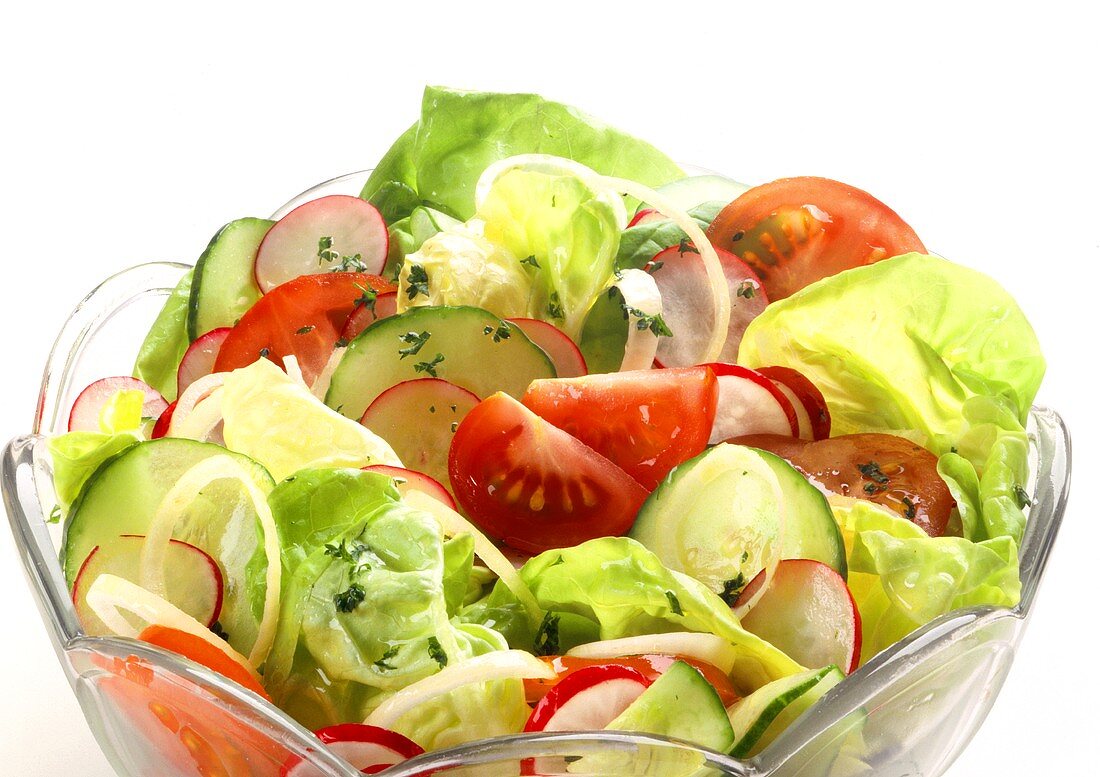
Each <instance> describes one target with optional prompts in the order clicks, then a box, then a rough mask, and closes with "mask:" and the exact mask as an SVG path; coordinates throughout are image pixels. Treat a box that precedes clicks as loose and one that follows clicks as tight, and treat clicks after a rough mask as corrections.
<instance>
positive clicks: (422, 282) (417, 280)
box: [405, 264, 428, 299]
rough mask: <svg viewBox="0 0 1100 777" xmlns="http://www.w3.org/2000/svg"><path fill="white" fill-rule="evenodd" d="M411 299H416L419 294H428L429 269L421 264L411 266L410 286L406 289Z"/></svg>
mask: <svg viewBox="0 0 1100 777" xmlns="http://www.w3.org/2000/svg"><path fill="white" fill-rule="evenodd" d="M405 293H406V294H408V295H409V299H416V296H417V295H418V294H423V295H424V296H425V297H427V296H428V271H427V270H425V269H424V267H423V266H421V265H419V264H414V265H410V266H409V286H408V288H407V289H406V290H405Z"/></svg>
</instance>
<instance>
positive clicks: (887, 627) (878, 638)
mask: <svg viewBox="0 0 1100 777" xmlns="http://www.w3.org/2000/svg"><path fill="white" fill-rule="evenodd" d="M830 501H831V502H832V506H833V514H834V515H835V516H836V518H837V521H838V522H839V524H840V527H841V532H842V534H843V535H844V541H845V545H846V547H847V549H848V567H849V574H848V587H849V588H850V589H851V591H852V596H853V597H854V598H855V600H856V605H857V606H858V607H859V611H860V616H861V618H862V620H863V660H864V661H866V660H868V659H869V658H871V657H872V656H874V655H875V654H876V653H878V652H879V651H881V650H883V649H885V648H887V647H889V646H890V645H892V644H893V643H894V642H897V641H898V640H899V639H902V638H903V637H905V636H907V635H908V634H910V633H911V632H912V631H913V630H915V629H917V628H919V627H921V626H923V625H924V624H926V623H928V622H930V621H931V620H933V619H935V618H937V617H939V616H941V615H944V614H946V613H949V612H951V611H952V610H956V609H958V608H960V607H971V606H976V605H989V606H1004V607H1014V606H1015V605H1016V604H1017V603H1019V601H1020V574H1019V557H1018V554H1017V546H1016V542H1015V541H1014V540H1013V539H1012V538H1011V537H997V538H995V539H990V540H984V541H982V542H972V541H970V540H967V539H964V538H962V537H929V536H927V535H926V534H925V533H924V532H923V531H922V530H921V529H920V528H919V527H917V526H916V525H915V524H914V523H913V522H912V521H907V520H905V519H904V518H902V517H901V516H899V515H896V514H894V513H893V512H891V511H890V510H887V509H885V508H882V507H879V506H877V505H874V504H872V503H870V502H867V501H864V500H855V499H852V500H845V499H835V498H834V499H831V500H830Z"/></svg>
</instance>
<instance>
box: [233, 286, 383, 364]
mask: <svg viewBox="0 0 1100 777" xmlns="http://www.w3.org/2000/svg"><path fill="white" fill-rule="evenodd" d="M368 289H369V290H371V291H373V292H376V293H378V294H382V293H385V292H389V291H393V290H394V286H393V284H392V283H390V282H389V281H386V280H384V279H382V278H379V277H378V276H377V275H367V274H366V273H355V272H333V273H323V274H320V275H302V276H300V277H298V278H295V279H294V280H291V281H287V282H286V283H284V284H282V285H281V286H276V287H275V288H274V289H272V290H271V291H270V292H268V293H267V294H265V295H264V296H262V297H260V299H259V301H258V302H257V303H256V304H255V305H253V306H252V307H251V308H250V309H249V311H248V312H247V313H245V314H244V315H243V316H242V317H241V320H240V321H238V322H237V325H236V326H234V327H233V329H232V331H230V333H229V335H228V336H227V337H226V338H225V342H224V343H222V347H221V350H220V351H219V352H218V358H217V360H216V361H215V362H214V371H215V372H228V371H230V370H235V369H237V368H238V367H247V366H248V365H249V364H252V363H253V362H254V361H256V360H257V359H260V358H263V357H267V358H269V359H271V360H272V361H273V362H275V363H276V364H278V365H279V366H280V367H282V366H283V357H284V356H294V357H295V358H296V359H297V360H298V366H299V367H301V369H302V376H303V377H304V378H305V380H306V382H307V383H310V384H312V383H313V381H314V379H316V377H317V376H318V375H319V374H320V373H321V371H322V370H323V369H324V368H325V364H327V363H328V360H329V357H330V356H331V355H332V350H333V348H334V347H335V346H336V341H337V340H338V339H339V338H340V332H341V330H342V329H343V328H344V324H345V323H346V322H347V320H348V316H350V315H351V314H352V313H353V312H354V311H355V310H356V309H357V308H359V307H362V306H363V305H364V304H365V301H364V300H363V298H364V295H365V294H366V290H368Z"/></svg>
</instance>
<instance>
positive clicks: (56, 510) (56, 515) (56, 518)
mask: <svg viewBox="0 0 1100 777" xmlns="http://www.w3.org/2000/svg"><path fill="white" fill-rule="evenodd" d="M49 522H50V523H60V522H61V505H54V506H53V508H52V509H51V510H50V518H49Z"/></svg>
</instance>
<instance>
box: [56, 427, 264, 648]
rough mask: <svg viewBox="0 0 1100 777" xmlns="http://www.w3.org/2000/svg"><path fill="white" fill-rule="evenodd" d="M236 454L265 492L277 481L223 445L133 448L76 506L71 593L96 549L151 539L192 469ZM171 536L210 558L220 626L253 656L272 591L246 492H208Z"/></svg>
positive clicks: (65, 556)
mask: <svg viewBox="0 0 1100 777" xmlns="http://www.w3.org/2000/svg"><path fill="white" fill-rule="evenodd" d="M225 455H228V456H231V457H233V458H234V459H236V460H237V461H239V463H240V464H241V466H242V467H244V469H245V470H246V471H247V472H249V473H250V474H252V476H253V478H254V479H255V482H256V484H257V486H259V487H260V489H261V490H262V491H263V492H265V493H266V492H268V491H270V490H271V489H272V488H274V486H275V484H274V481H272V480H271V476H270V475H268V474H267V470H265V469H264V468H263V467H262V466H260V465H259V464H257V463H256V462H254V461H253V460H252V459H249V458H247V457H245V456H241V455H240V454H236V453H231V452H229V451H227V450H226V449H225V448H223V447H221V446H220V445H213V444H211V443H204V442H196V441H194V440H186V439H183V438H177V437H165V438H161V439H158V440H150V441H148V442H141V443H137V444H135V445H132V446H130V447H129V448H127V449H126V450H124V451H123V452H122V453H120V454H118V455H117V456H115V457H114V458H111V459H108V460H107V461H106V462H104V463H103V464H102V465H100V467H99V469H97V470H96V471H95V473H93V474H92V476H91V477H90V478H88V481H87V483H85V485H84V488H83V489H82V490H81V492H80V495H79V496H78V497H77V499H76V501H75V502H74V503H73V506H72V509H71V510H70V512H69V519H68V521H67V522H66V523H65V529H64V535H63V537H62V540H61V560H62V565H63V567H64V571H65V580H66V582H67V583H68V584H69V586H70V588H71V587H72V585H73V583H74V581H75V580H76V577H77V573H78V572H79V571H80V566H81V564H82V563H83V562H84V560H85V559H86V558H87V557H88V556H89V555H90V554H91V552H92V550H93V549H94V548H95V547H97V546H99V547H100V548H104V549H106V548H109V547H110V546H111V545H113V544H114V543H116V542H118V540H119V537H120V536H121V535H125V534H141V535H144V534H146V533H147V529H148V527H149V526H150V524H151V523H152V521H153V518H154V516H155V515H156V511H157V508H158V507H159V506H160V504H161V502H162V501H163V499H164V497H165V495H166V494H167V493H168V491H169V490H170V489H171V488H172V486H173V485H174V484H175V483H176V481H177V480H179V478H180V476H181V475H183V473H184V472H186V471H187V470H189V469H190V468H191V467H192V466H194V465H195V464H197V463H198V462H200V461H202V460H203V459H206V458H209V457H211V456H225ZM172 537H173V538H174V539H177V540H182V541H183V542H187V543H189V544H191V545H194V546H195V547H197V548H199V549H200V550H202V551H204V552H206V553H207V554H208V555H209V556H210V557H211V558H213V559H214V560H215V561H217V562H218V565H219V567H220V568H221V572H222V578H223V580H224V581H225V596H224V599H223V603H222V610H221V615H220V616H219V622H220V624H221V626H222V627H223V628H224V629H225V631H226V632H227V633H228V634H229V643H230V644H231V645H233V647H234V648H236V649H237V650H238V651H240V652H242V653H245V654H247V653H248V652H249V650H250V649H251V647H252V643H253V642H254V641H255V639H256V636H257V634H258V629H259V618H260V615H261V614H262V612H263V607H264V596H265V593H266V583H265V571H266V570H265V569H264V567H265V566H266V564H264V563H263V559H264V548H263V540H262V537H263V532H262V531H261V530H260V524H259V520H258V518H257V516H256V513H255V511H254V510H253V508H252V503H251V501H249V498H248V496H247V495H246V494H245V493H244V491H243V490H242V489H241V487H240V486H239V485H237V484H234V483H232V482H229V481H219V482H215V483H213V484H211V485H210V486H209V488H207V489H204V490H203V493H202V496H201V497H200V498H199V499H198V500H196V501H195V502H194V503H193V504H192V505H191V507H190V508H189V510H188V515H187V518H186V519H184V520H182V521H180V522H179V523H178V524H177V525H176V527H175V529H174V531H173V532H172Z"/></svg>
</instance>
